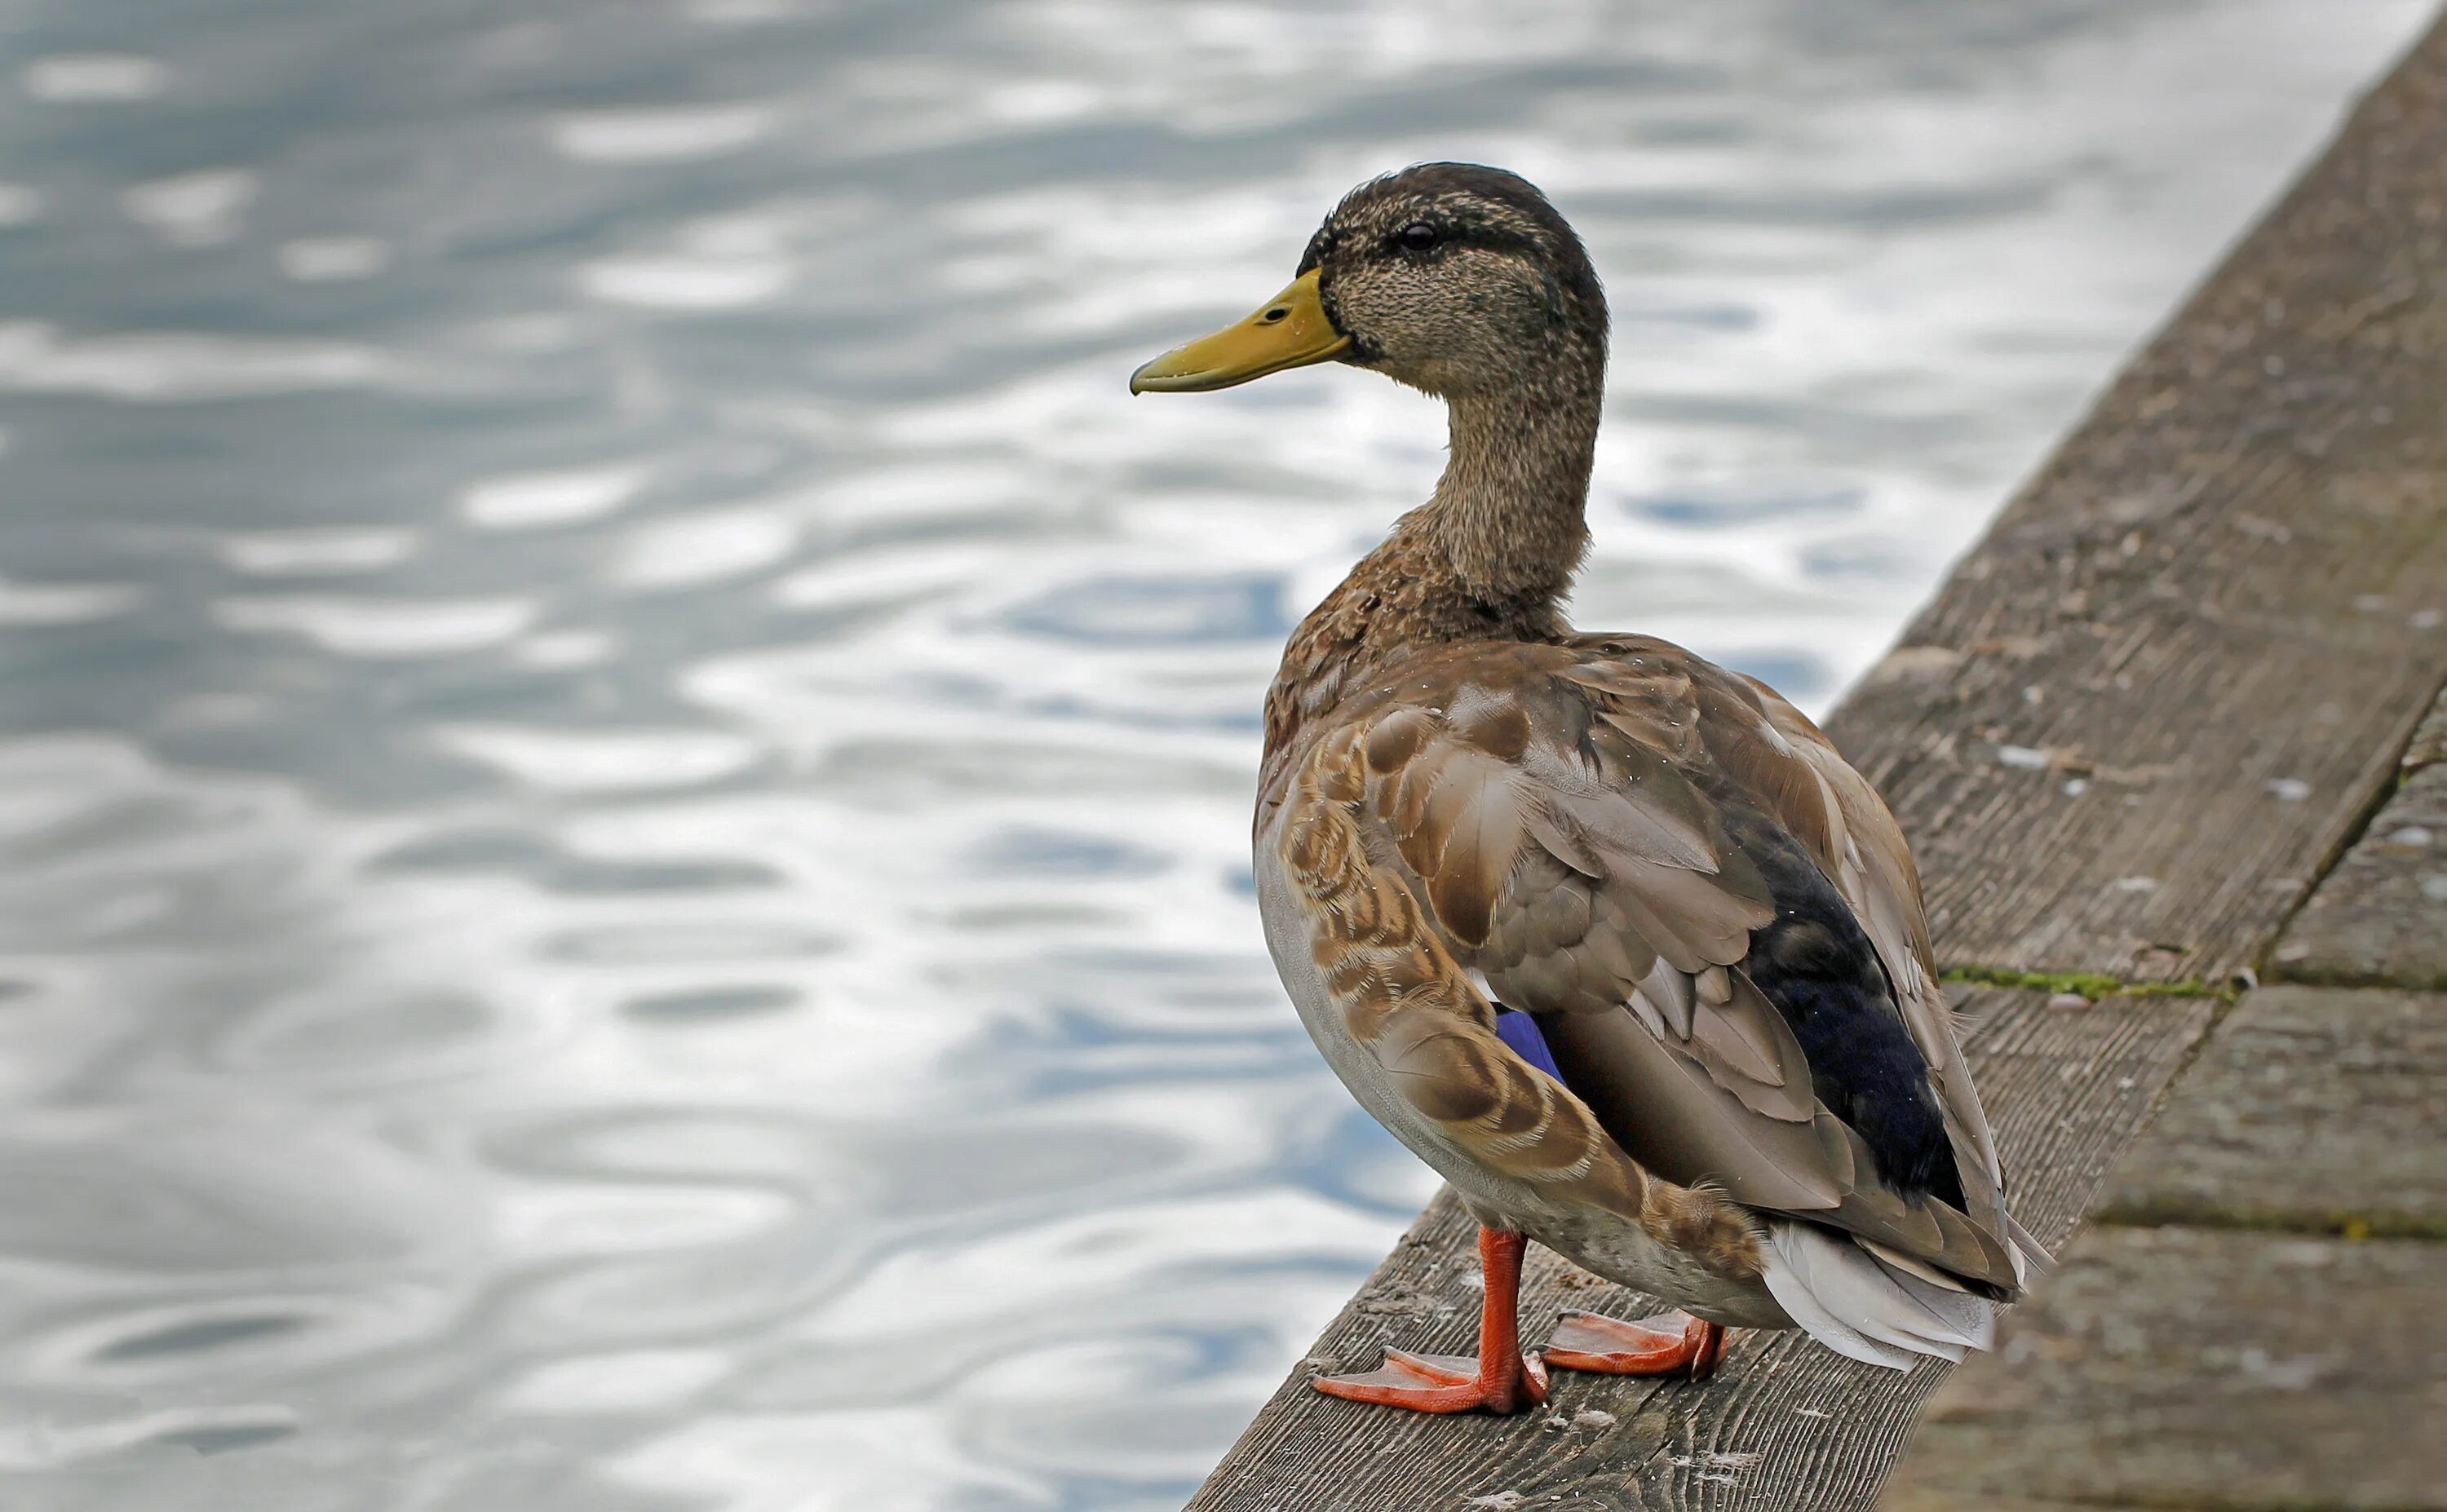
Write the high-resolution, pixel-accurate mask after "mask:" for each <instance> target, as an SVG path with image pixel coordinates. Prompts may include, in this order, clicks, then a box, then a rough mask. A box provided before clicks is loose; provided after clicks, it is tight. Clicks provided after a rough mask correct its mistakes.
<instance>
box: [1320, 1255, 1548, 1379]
mask: <svg viewBox="0 0 2447 1512" xmlns="http://www.w3.org/2000/svg"><path fill="white" fill-rule="evenodd" d="M1527 1247H1528V1240H1527V1239H1526V1238H1522V1236H1520V1235H1518V1234H1514V1233H1511V1232H1509V1231H1508V1230H1505V1229H1495V1228H1485V1227H1482V1228H1480V1229H1479V1231H1478V1263H1479V1267H1480V1269H1482V1270H1483V1271H1485V1272H1486V1274H1487V1300H1486V1301H1485V1302H1484V1303H1483V1304H1482V1305H1481V1309H1480V1313H1479V1319H1478V1358H1477V1359H1475V1360H1473V1359H1470V1358H1468V1357H1467V1356H1464V1355H1459V1354H1413V1353H1411V1352H1410V1351H1407V1350H1387V1351H1385V1363H1384V1364H1383V1365H1382V1366H1381V1367H1379V1368H1377V1369H1376V1370H1370V1371H1368V1372H1367V1373H1366V1374H1364V1375H1320V1376H1318V1377H1317V1378H1316V1379H1315V1380H1314V1381H1312V1382H1311V1383H1310V1384H1311V1385H1312V1386H1315V1387H1316V1388H1317V1389H1318V1390H1320V1391H1323V1392H1324V1393H1325V1394H1326V1395H1328V1396H1339V1397H1347V1398H1349V1399H1350V1400H1352V1401H1354V1402H1375V1403H1377V1404H1379V1405H1380V1406H1384V1407H1407V1408H1411V1409H1412V1410H1413V1411H1418V1412H1467V1411H1470V1409H1471V1408H1486V1409H1487V1410H1488V1411H1489V1412H1518V1411H1520V1410H1521V1409H1522V1408H1525V1407H1532V1406H1535V1405H1536V1404H1538V1403H1540V1402H1544V1401H1545V1400H1546V1367H1545V1366H1543V1365H1541V1364H1540V1363H1539V1362H1538V1358H1537V1356H1535V1355H1530V1356H1527V1357H1526V1358H1525V1357H1524V1356H1523V1355H1522V1353H1521V1315H1520V1302H1521V1255H1522V1252H1523V1251H1524V1250H1526V1249H1527Z"/></svg>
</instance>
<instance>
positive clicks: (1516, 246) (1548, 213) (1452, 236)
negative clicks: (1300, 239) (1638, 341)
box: [1130, 162, 1606, 398]
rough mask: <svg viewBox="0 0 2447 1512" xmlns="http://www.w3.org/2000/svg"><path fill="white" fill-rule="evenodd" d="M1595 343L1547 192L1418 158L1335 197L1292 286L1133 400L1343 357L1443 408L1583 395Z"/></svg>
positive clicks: (1592, 373)
mask: <svg viewBox="0 0 2447 1512" xmlns="http://www.w3.org/2000/svg"><path fill="white" fill-rule="evenodd" d="M1605 338H1606V311H1605V295H1604V293H1603V292H1602V291H1601V290H1600V289H1599V287H1598V276H1597V271H1596V270H1595V269H1594V268H1592V267H1591V266H1590V265H1589V256H1588V254H1587V252H1586V251H1584V249H1583V248H1582V246H1581V240H1580V237H1578V236H1574V235H1573V234H1572V228H1571V227H1570V226H1569V225H1568V224H1566V223H1565V220H1564V217H1562V216H1560V215H1558V214H1556V212H1555V207H1554V206H1553V205H1550V204H1548V203H1547V202H1546V196H1545V195H1542V194H1540V193H1539V192H1538V191H1537V189H1536V188H1535V187H1534V186H1533V185H1531V184H1530V182H1529V181H1528V180H1526V179H1523V178H1521V177H1519V176H1518V175H1515V174H1509V173H1506V172H1505V171H1504V170H1502V169H1501V168H1486V167H1481V166H1479V165H1478V164H1475V163H1466V162H1427V163H1420V164H1419V165H1417V166H1416V167H1412V168H1405V169H1403V170H1402V171H1401V172H1399V173H1394V174H1388V175H1386V176H1385V177H1384V178H1382V179H1375V180H1370V181H1369V182H1367V183H1364V184H1361V185H1360V186H1359V187H1358V188H1356V189H1354V190H1353V191H1352V192H1351V193H1350V194H1348V195H1346V196H1344V197H1343V199H1342V202H1341V203H1340V204H1338V205H1337V206H1335V207H1334V213H1333V214H1332V215H1329V216H1327V217H1325V224H1324V225H1322V226H1319V227H1318V232H1317V235H1316V236H1312V237H1311V238H1309V244H1308V250H1307V251H1306V252H1305V253H1303V254H1302V255H1301V256H1300V263H1299V276H1298V277H1296V278H1294V279H1293V280H1292V281H1291V285H1290V287H1288V288H1286V289H1284V290H1283V292H1282V293H1279V294H1277V295H1275V297H1274V298H1272V299H1269V300H1267V301H1266V302H1265V303H1264V304H1263V305H1261V306H1259V307H1258V310H1257V312H1255V313H1253V314H1251V315H1250V316H1249V317H1248V318H1246V319H1244V320H1241V321H1238V322H1236V323H1234V324H1232V325H1229V326H1226V327H1224V328H1223V330H1221V331H1216V332H1215V333H1214V334H1213V335H1210V336H1203V337H1201V338H1199V339H1198V340H1196V341H1193V342H1190V343H1189V344H1188V345H1186V346H1184V347H1176V348H1175V349H1173V350H1170V351H1168V352H1166V353H1165V354H1164V355H1163V356H1161V357H1158V358H1157V359H1155V361H1153V362H1151V363H1148V365H1147V366H1146V367H1144V368H1141V369H1139V370H1138V371H1136V372H1134V373H1132V374H1131V375H1130V391H1131V392H1132V393H1181V392H1190V391H1199V390H1205V389H1209V388H1228V387H1232V386H1233V385H1234V384H1243V383H1247V382H1248V381H1249V380H1250V379H1252V378H1262V377H1264V376H1265V375H1266V374H1268V373H1270V372H1280V371H1282V370H1283V369H1287V368H1303V367H1306V366H1308V365H1309V364H1311V363H1318V362H1328V361H1340V362H1347V363H1351V364H1354V365H1356V366H1358V367H1363V368H1374V369H1376V370H1377V371H1379V372H1382V373H1385V374H1387V375H1389V376H1391V377H1393V378H1396V379H1399V380H1400V381H1401V382H1403V383H1406V384H1410V385H1412V386H1413V387H1417V388H1423V389H1425V390H1427V391H1428V392H1429V393H1432V394H1441V395H1444V396H1446V397H1448V398H1463V397H1471V396H1481V395H1491V394H1498V393H1502V392H1504V391H1507V390H1515V389H1518V390H1525V391H1527V392H1530V393H1539V392H1542V391H1543V392H1545V393H1550V394H1551V393H1553V392H1555V391H1556V390H1557V389H1558V388H1568V389H1587V390H1589V391H1592V392H1593V390H1594V385H1595V382H1596V381H1597V379H1598V378H1599V377H1600V376H1601V375H1602V374H1603V369H1604V366H1605Z"/></svg>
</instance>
